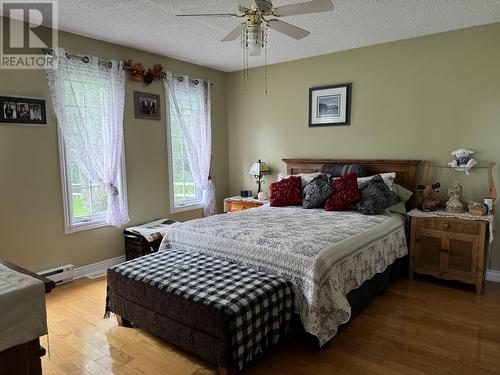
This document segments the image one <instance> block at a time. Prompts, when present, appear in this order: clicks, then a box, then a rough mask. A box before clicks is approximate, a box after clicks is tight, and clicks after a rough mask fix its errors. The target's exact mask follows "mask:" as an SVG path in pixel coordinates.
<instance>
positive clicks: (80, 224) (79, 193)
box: [59, 132, 127, 233]
mask: <svg viewBox="0 0 500 375" xmlns="http://www.w3.org/2000/svg"><path fill="white" fill-rule="evenodd" d="M59 157H60V160H61V172H62V173H61V175H62V185H63V186H62V191H63V204H64V228H65V232H66V233H73V232H78V231H81V230H86V229H93V228H99V227H104V226H106V225H107V224H106V210H107V208H108V193H107V192H106V190H105V189H104V188H102V187H99V186H97V185H96V184H95V183H93V182H92V181H91V180H90V179H89V178H87V176H86V175H85V174H84V173H82V171H80V169H79V168H78V165H77V164H76V161H75V160H74V158H72V157H71V154H70V153H69V152H68V150H67V147H66V144H65V143H64V139H63V137H62V135H61V134H60V132H59ZM124 171H125V163H124V159H123V158H122V165H121V168H120V173H119V179H118V180H119V181H120V184H119V186H118V189H119V191H120V192H121V194H122V195H123V196H124V197H126V196H127V191H126V184H125V182H124V181H125V176H124ZM124 203H125V204H127V200H126V199H124Z"/></svg>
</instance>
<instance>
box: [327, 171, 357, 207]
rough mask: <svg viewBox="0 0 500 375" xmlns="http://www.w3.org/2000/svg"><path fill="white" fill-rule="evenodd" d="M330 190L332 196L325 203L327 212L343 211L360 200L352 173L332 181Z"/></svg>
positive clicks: (354, 176)
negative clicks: (331, 189) (331, 190)
mask: <svg viewBox="0 0 500 375" xmlns="http://www.w3.org/2000/svg"><path fill="white" fill-rule="evenodd" d="M332 188H333V194H332V196H331V197H330V198H328V199H327V200H326V202H325V210H327V211H340V210H345V209H347V208H349V207H350V206H351V205H352V204H354V203H356V202H357V201H359V199H360V198H361V195H360V194H359V190H358V183H357V179H356V175H355V174H354V173H351V174H346V175H345V176H343V177H340V178H338V179H336V180H333V182H332Z"/></svg>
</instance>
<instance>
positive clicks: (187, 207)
mask: <svg viewBox="0 0 500 375" xmlns="http://www.w3.org/2000/svg"><path fill="white" fill-rule="evenodd" d="M202 208H203V206H202V205H201V203H192V204H183V205H182V206H174V207H172V208H171V209H170V213H171V214H177V213H179V212H186V211H194V210H200V209H202Z"/></svg>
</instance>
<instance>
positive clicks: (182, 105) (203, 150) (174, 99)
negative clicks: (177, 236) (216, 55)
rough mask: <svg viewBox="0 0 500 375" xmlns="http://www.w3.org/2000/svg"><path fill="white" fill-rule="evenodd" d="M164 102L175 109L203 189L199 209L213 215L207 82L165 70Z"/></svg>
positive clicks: (209, 98)
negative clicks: (175, 75)
mask: <svg viewBox="0 0 500 375" xmlns="http://www.w3.org/2000/svg"><path fill="white" fill-rule="evenodd" d="M163 84H164V86H165V93H166V95H165V96H166V104H167V108H169V109H170V111H175V113H176V115H177V118H178V119H179V125H180V128H181V132H182V137H183V139H184V145H185V147H186V153H187V155H188V159H189V166H190V167H191V173H192V174H193V178H194V180H195V183H196V185H197V186H198V187H199V188H200V189H201V190H202V191H203V200H202V205H203V212H204V215H205V216H210V215H214V214H215V213H216V207H215V186H214V183H213V181H212V179H211V178H210V164H211V156H212V123H211V118H210V116H211V97H210V94H211V93H210V85H209V83H208V82H204V81H201V80H196V81H191V80H190V79H189V77H188V76H184V77H181V78H180V79H179V78H174V77H173V76H172V73H170V72H167V77H166V79H165V80H164V81H163Z"/></svg>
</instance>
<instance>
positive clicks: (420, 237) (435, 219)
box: [408, 210, 493, 295]
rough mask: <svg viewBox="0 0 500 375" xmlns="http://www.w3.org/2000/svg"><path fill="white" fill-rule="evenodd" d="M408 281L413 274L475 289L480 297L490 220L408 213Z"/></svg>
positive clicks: (436, 212) (445, 214) (441, 212)
mask: <svg viewBox="0 0 500 375" xmlns="http://www.w3.org/2000/svg"><path fill="white" fill-rule="evenodd" d="M408 215H409V216H411V243H410V273H409V275H410V279H412V278H413V273H414V272H416V273H420V274H426V275H432V276H434V277H437V278H441V279H446V280H457V281H461V282H464V283H467V284H474V285H475V286H476V293H477V295H480V294H481V292H482V289H483V283H484V278H485V275H486V260H487V258H488V247H489V242H488V238H489V232H488V230H489V226H493V216H491V215H488V216H472V215H469V214H466V213H463V214H452V213H448V212H446V211H435V212H423V211H419V210H412V211H410V212H409V213H408Z"/></svg>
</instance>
